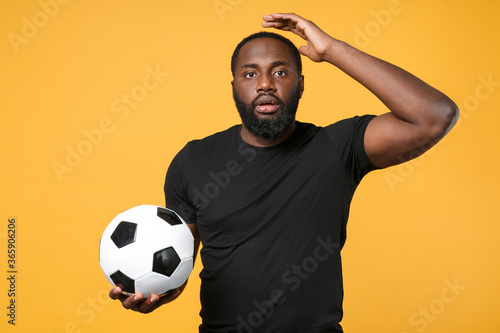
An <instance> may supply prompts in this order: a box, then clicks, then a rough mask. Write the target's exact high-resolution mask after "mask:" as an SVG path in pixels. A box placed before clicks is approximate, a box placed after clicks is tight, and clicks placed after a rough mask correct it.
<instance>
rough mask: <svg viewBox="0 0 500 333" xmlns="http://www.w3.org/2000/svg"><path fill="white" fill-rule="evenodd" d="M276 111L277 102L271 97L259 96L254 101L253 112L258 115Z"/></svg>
mask: <svg viewBox="0 0 500 333" xmlns="http://www.w3.org/2000/svg"><path fill="white" fill-rule="evenodd" d="M277 109H278V102H277V101H276V98H274V97H273V96H267V95H264V96H261V97H258V98H257V99H256V101H255V111H257V112H258V113H274V112H276V110H277Z"/></svg>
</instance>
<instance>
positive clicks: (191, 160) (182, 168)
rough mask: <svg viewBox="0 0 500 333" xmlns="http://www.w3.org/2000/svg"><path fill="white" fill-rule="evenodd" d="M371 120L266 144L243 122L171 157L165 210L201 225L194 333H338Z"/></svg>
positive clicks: (299, 130)
mask: <svg viewBox="0 0 500 333" xmlns="http://www.w3.org/2000/svg"><path fill="white" fill-rule="evenodd" d="M373 117H374V116H363V117H354V118H350V119H346V120H342V121H339V122H337V123H335V124H333V125H330V126H327V127H324V128H321V127H316V126H314V125H312V124H306V123H300V122H296V129H295V131H294V133H293V134H292V135H291V136H290V138H288V139H287V140H286V141H285V142H283V143H281V144H278V145H276V146H273V147H268V148H260V147H254V146H251V145H248V144H247V143H245V142H244V141H243V140H242V139H241V136H240V129H241V125H239V126H234V127H231V128H229V129H228V130H226V131H223V132H220V133H216V134H214V135H211V136H209V137H207V138H205V139H202V140H195V141H191V142H189V143H188V144H187V145H186V146H185V147H184V148H183V149H182V150H181V151H180V152H179V153H178V154H177V156H176V157H175V158H174V160H173V161H172V163H171V165H170V167H169V170H168V172H167V177H166V182H165V196H166V202H167V203H166V204H167V207H168V208H171V209H173V210H174V211H176V212H177V213H178V214H180V215H181V216H182V217H183V218H184V219H185V221H186V222H188V223H197V225H198V231H199V233H200V238H201V241H202V244H203V247H202V249H201V260H202V263H203V270H202V272H201V273H200V277H201V280H202V285H201V293H200V294H201V295H200V297H201V304H202V309H201V312H200V315H201V317H202V320H203V324H202V325H201V326H200V332H342V328H341V327H340V325H339V322H340V320H341V319H342V298H343V287H342V268H341V259H340V250H341V249H342V246H343V245H344V242H345V239H346V223H347V218H348V214H349V205H350V202H351V199H352V196H353V194H354V190H355V189H356V187H357V185H358V184H359V182H360V181H361V179H362V178H363V176H364V175H365V174H366V173H368V172H369V171H371V170H373V169H375V167H374V166H373V165H372V164H370V162H369V160H368V158H367V156H366V153H365V151H364V145H363V137H364V132H365V129H366V126H367V124H368V123H369V122H370V120H371V119H373Z"/></svg>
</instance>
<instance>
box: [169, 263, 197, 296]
mask: <svg viewBox="0 0 500 333" xmlns="http://www.w3.org/2000/svg"><path fill="white" fill-rule="evenodd" d="M193 265H194V262H193V258H187V259H183V260H182V261H181V263H180V264H179V265H178V266H177V268H176V270H175V272H174V274H172V276H171V277H170V283H171V286H172V289H175V288H179V287H180V286H182V285H183V284H184V282H186V279H187V278H188V277H189V274H191V271H192V270H193Z"/></svg>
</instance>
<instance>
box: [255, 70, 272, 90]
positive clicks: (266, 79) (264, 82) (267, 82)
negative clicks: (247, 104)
mask: <svg viewBox="0 0 500 333" xmlns="http://www.w3.org/2000/svg"><path fill="white" fill-rule="evenodd" d="M274 91H276V86H275V84H274V80H273V77H272V75H268V74H263V75H260V77H259V80H258V82H257V92H258V93H263V92H274Z"/></svg>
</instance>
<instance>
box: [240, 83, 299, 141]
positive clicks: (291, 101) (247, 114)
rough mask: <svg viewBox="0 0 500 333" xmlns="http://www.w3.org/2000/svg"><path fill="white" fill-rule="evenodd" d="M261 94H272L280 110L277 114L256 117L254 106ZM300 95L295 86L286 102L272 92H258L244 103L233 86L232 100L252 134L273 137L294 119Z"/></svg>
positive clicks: (286, 128)
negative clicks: (247, 102)
mask: <svg viewBox="0 0 500 333" xmlns="http://www.w3.org/2000/svg"><path fill="white" fill-rule="evenodd" d="M262 95H268V96H272V97H274V98H275V99H276V101H277V105H278V107H279V110H280V111H281V112H279V113H278V115H276V116H274V117H272V118H267V119H259V118H258V117H257V115H256V114H255V113H254V110H255V107H256V106H257V105H256V100H257V99H258V98H259V97H261V96H262ZM300 97H301V96H300V90H299V88H298V87H297V89H295V91H293V92H292V94H291V96H290V98H288V99H287V100H286V102H284V101H283V100H282V99H280V98H278V97H277V96H275V95H273V94H260V95H259V96H257V97H256V98H255V99H254V100H253V101H252V102H251V103H250V104H246V103H245V102H243V101H242V99H241V98H240V96H239V95H238V93H237V92H236V91H235V90H234V88H233V98H234V102H235V103H236V108H237V109H238V113H239V114H240V117H241V121H242V123H243V125H245V127H246V128H247V129H248V130H249V131H250V132H251V133H252V134H254V135H256V136H258V137H261V138H264V139H275V138H277V137H279V136H280V135H282V134H284V133H285V132H286V131H287V130H288V128H290V126H291V125H292V124H293V122H294V121H295V114H296V113H297V108H298V106H299V100H300Z"/></svg>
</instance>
